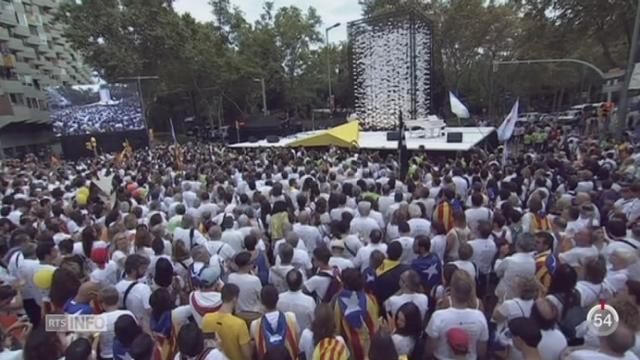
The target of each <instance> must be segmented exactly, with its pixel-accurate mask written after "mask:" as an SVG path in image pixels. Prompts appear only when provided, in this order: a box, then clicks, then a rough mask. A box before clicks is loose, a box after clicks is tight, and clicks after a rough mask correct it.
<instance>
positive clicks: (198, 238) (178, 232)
mask: <svg viewBox="0 0 640 360" xmlns="http://www.w3.org/2000/svg"><path fill="white" fill-rule="evenodd" d="M178 240H182V242H184V244H185V245H186V246H187V249H191V248H192V247H193V246H195V245H203V246H204V245H206V244H207V239H206V238H205V237H204V236H202V233H200V231H198V230H197V229H194V230H193V246H192V244H191V241H192V239H191V229H183V228H181V227H177V228H176V229H175V230H174V231H173V241H174V242H175V241H178Z"/></svg>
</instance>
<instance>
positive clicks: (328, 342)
mask: <svg viewBox="0 0 640 360" xmlns="http://www.w3.org/2000/svg"><path fill="white" fill-rule="evenodd" d="M311 359H312V360H349V349H347V346H346V345H345V344H343V343H342V342H341V341H339V340H338V339H336V338H334V337H332V338H324V339H322V340H320V342H319V343H318V345H316V348H315V349H314V350H313V356H312V357H311Z"/></svg>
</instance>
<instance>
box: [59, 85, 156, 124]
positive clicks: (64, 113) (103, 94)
mask: <svg viewBox="0 0 640 360" xmlns="http://www.w3.org/2000/svg"><path fill="white" fill-rule="evenodd" d="M48 97H49V108H50V111H51V114H50V117H51V123H52V125H53V131H54V133H55V135H56V136H71V135H85V134H96V133H104V132H117V131H128V130H140V129H143V128H144V119H143V115H142V109H141V107H140V98H139V95H138V91H137V89H136V86H135V84H100V85H97V84H96V85H76V86H72V87H62V86H60V87H53V88H49V89H48Z"/></svg>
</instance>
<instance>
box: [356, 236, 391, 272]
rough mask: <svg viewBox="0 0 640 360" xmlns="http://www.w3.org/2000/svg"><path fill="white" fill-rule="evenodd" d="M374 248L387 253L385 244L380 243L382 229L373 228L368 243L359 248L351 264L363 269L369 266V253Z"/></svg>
mask: <svg viewBox="0 0 640 360" xmlns="http://www.w3.org/2000/svg"><path fill="white" fill-rule="evenodd" d="M375 250H379V251H381V252H382V253H383V254H386V253H387V244H385V243H382V231H380V230H373V231H371V233H370V234H369V243H368V244H367V245H365V246H363V247H361V248H360V249H358V253H357V254H356V256H355V257H354V258H353V264H354V265H355V266H356V268H358V269H360V270H364V269H366V268H368V267H369V258H370V257H371V253H372V252H373V251H375Z"/></svg>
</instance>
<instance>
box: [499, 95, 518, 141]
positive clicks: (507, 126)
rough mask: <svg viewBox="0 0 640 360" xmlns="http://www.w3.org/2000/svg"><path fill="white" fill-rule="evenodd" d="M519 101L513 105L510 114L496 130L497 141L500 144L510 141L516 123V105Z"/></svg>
mask: <svg viewBox="0 0 640 360" xmlns="http://www.w3.org/2000/svg"><path fill="white" fill-rule="evenodd" d="M519 101H520V100H516V103H515V104H513V107H512V108H511V112H510V113H509V115H507V117H506V118H505V119H504V121H503V122H502V124H501V125H500V127H499V128H498V140H499V141H500V142H506V141H508V140H509V139H511V136H512V135H513V130H514V129H515V127H516V121H518V103H519Z"/></svg>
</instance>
